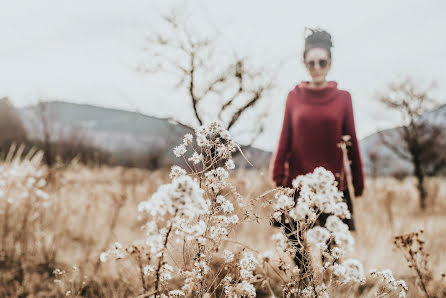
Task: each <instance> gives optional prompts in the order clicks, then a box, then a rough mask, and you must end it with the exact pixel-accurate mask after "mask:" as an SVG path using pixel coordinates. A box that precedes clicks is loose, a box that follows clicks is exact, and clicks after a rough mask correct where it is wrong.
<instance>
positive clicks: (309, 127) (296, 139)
mask: <svg viewBox="0 0 446 298" xmlns="http://www.w3.org/2000/svg"><path fill="white" fill-rule="evenodd" d="M308 83H309V82H307V81H303V82H301V83H300V84H298V85H297V86H296V87H295V88H294V89H293V90H291V91H290V92H289V93H288V97H287V100H286V107H285V116H284V119H283V126H282V132H281V135H280V139H279V144H278V147H277V150H276V153H275V157H274V159H273V160H274V161H273V165H272V166H273V168H272V176H273V180H274V182H275V183H276V185H283V186H288V187H291V181H292V180H293V179H294V178H295V177H296V176H297V175H303V174H306V173H309V172H312V171H313V170H314V169H315V168H316V167H318V166H322V167H324V168H326V169H327V170H329V171H331V172H333V174H335V176H336V180H337V181H338V183H339V181H340V177H339V176H340V175H336V173H339V174H340V173H341V170H342V167H343V164H342V150H341V148H339V147H338V146H337V144H338V143H339V142H341V137H342V135H350V136H351V143H352V145H351V146H349V147H347V148H348V156H349V159H350V160H351V161H352V163H351V168H352V176H353V186H354V188H355V195H356V196H361V195H362V192H363V189H364V171H363V166H362V160H361V155H360V151H359V144H358V140H357V138H356V131H355V122H354V117H353V107H352V99H351V95H350V93H349V92H348V91H345V90H340V89H338V88H337V83H336V82H335V81H329V82H328V85H327V86H325V87H323V88H312V87H309V85H308ZM285 163H287V164H288V170H287V171H285V167H284V165H285ZM286 172H288V174H287V173H286ZM345 179H346V178H345V175H344V181H346V180H345ZM345 184H346V183H344V185H345ZM344 189H345V188H344Z"/></svg>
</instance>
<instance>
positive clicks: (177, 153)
mask: <svg viewBox="0 0 446 298" xmlns="http://www.w3.org/2000/svg"><path fill="white" fill-rule="evenodd" d="M186 152H187V149H186V146H184V144H181V145H179V146H176V147H175V148H174V149H173V153H174V154H175V156H176V157H181V156H183V155H184V154H185V153H186Z"/></svg>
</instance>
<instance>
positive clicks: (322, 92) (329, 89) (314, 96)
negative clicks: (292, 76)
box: [296, 81, 338, 103]
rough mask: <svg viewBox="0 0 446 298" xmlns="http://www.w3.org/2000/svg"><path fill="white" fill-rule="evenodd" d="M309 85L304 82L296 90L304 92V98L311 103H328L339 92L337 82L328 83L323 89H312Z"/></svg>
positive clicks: (307, 82)
mask: <svg viewBox="0 0 446 298" xmlns="http://www.w3.org/2000/svg"><path fill="white" fill-rule="evenodd" d="M309 83H310V82H309V81H302V82H301V83H300V84H299V85H297V86H296V88H298V89H299V91H301V92H302V94H303V95H304V96H303V98H304V99H305V100H307V101H309V102H311V103H326V102H328V101H330V100H332V99H333V98H334V95H335V94H336V91H338V83H337V82H335V81H328V82H327V85H325V86H324V87H322V88H315V87H310V86H309Z"/></svg>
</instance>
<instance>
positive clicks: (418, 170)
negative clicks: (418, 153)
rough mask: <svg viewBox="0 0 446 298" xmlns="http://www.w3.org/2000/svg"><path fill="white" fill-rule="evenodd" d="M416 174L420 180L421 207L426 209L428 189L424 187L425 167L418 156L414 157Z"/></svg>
mask: <svg viewBox="0 0 446 298" xmlns="http://www.w3.org/2000/svg"><path fill="white" fill-rule="evenodd" d="M414 174H415V177H417V180H418V193H419V196H420V208H421V209H423V210H425V209H426V197H427V193H426V190H425V189H424V184H423V181H424V173H423V169H422V168H421V162H420V160H419V159H418V158H417V157H415V158H414Z"/></svg>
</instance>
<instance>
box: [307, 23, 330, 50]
mask: <svg viewBox="0 0 446 298" xmlns="http://www.w3.org/2000/svg"><path fill="white" fill-rule="evenodd" d="M305 29H306V30H307V29H308V30H310V31H311V34H309V35H307V34H306V33H307V32H305V36H306V37H305V51H307V50H309V49H312V48H324V49H327V50H328V52H331V51H330V48H331V47H333V43H332V41H331V35H330V33H328V32H327V31H325V30H322V29H311V28H307V27H305Z"/></svg>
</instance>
